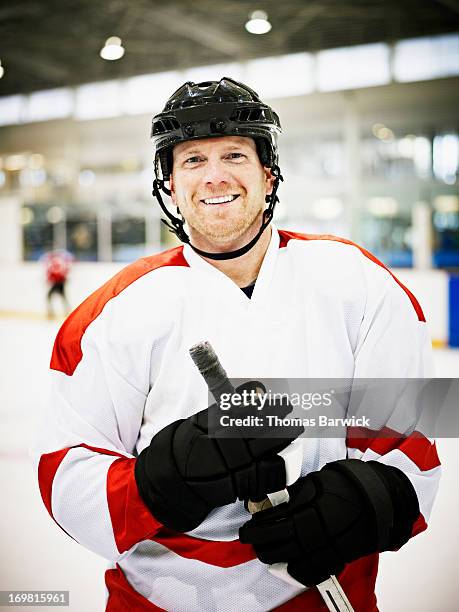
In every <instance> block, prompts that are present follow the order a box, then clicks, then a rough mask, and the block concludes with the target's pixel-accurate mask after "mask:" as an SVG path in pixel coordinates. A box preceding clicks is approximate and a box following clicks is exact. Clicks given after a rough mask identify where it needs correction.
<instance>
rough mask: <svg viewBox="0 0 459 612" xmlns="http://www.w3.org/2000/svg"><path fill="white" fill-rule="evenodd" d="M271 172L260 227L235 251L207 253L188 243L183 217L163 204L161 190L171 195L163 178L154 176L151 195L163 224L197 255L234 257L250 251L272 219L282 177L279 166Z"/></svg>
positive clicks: (223, 258) (274, 167) (210, 257)
mask: <svg viewBox="0 0 459 612" xmlns="http://www.w3.org/2000/svg"><path fill="white" fill-rule="evenodd" d="M271 174H272V175H273V176H274V185H273V190H272V192H271V193H270V195H267V196H266V202H267V203H268V208H266V210H264V211H263V221H262V224H261V227H260V229H259V231H258V233H257V235H256V236H255V237H254V238H252V240H251V241H250V242H248V243H247V244H246V245H245V246H243V247H241V248H240V249H236V250H235V251H228V252H226V253H208V252H207V251H202V250H201V249H198V248H197V247H194V246H193V245H192V244H191V243H190V238H189V236H188V234H187V233H186V231H185V228H184V224H185V220H184V219H183V218H182V219H180V218H179V217H176V216H175V215H173V214H172V213H171V212H170V211H169V210H168V209H167V207H166V205H165V204H164V200H163V198H162V196H161V191H163V192H164V193H165V194H166V195H168V196H169V197H170V195H171V191H170V189H168V188H167V187H166V186H165V184H164V180H163V179H158V178H155V180H154V181H153V191H152V195H153V197H155V198H156V199H157V200H158V203H159V205H160V206H161V209H162V211H163V212H164V214H165V215H166V216H167V218H168V219H169V221H167V220H166V219H161V221H162V222H163V223H164V225H167V227H168V228H169V231H170V232H172V233H173V234H175V235H176V236H177V238H178V239H179V240H181V241H182V242H184V243H185V244H189V245H190V247H191V248H192V249H193V251H195V252H196V253H198V255H201V256H202V257H206V258H208V259H214V260H225V259H235V258H236V257H241V255H245V253H247V252H248V251H250V249H251V248H253V247H254V246H255V244H256V243H257V242H258V240H259V239H260V237H261V235H262V233H263V232H264V231H265V229H266V228H267V227H268V225H269V224H270V223H271V221H272V218H273V216H274V208H275V206H276V204H277V202H278V201H279V198H278V197H277V189H278V187H279V183H280V181H283V180H284V178H283V176H282V174H281V171H280V168H279V166H273V167H272V168H271Z"/></svg>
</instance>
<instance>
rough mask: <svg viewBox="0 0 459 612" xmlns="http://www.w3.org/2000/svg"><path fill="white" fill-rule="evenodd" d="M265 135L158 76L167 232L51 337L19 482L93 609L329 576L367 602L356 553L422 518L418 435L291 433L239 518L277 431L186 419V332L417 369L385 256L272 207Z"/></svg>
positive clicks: (249, 597)
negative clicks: (294, 441)
mask: <svg viewBox="0 0 459 612" xmlns="http://www.w3.org/2000/svg"><path fill="white" fill-rule="evenodd" d="M280 132H281V128H280V122H279V118H278V116H277V115H276V113H275V112H274V111H273V110H272V109H271V108H270V107H269V106H268V105H266V104H264V103H263V102H262V101H261V100H260V99H259V97H258V95H257V94H256V93H255V92H254V91H253V90H252V89H250V88H249V87H247V86H246V85H244V84H242V83H238V82H236V81H234V80H232V79H230V78H222V79H221V80H220V81H212V82H204V83H198V84H195V83H192V82H188V83H185V84H184V85H183V86H182V87H180V88H179V89H178V90H177V91H176V92H175V93H174V94H173V95H172V96H171V97H170V98H169V100H168V101H167V103H166V106H165V108H164V110H163V112H161V113H159V114H158V115H156V116H155V117H154V119H153V125H152V139H153V143H154V146H155V168H156V179H155V181H154V194H155V196H156V197H157V199H158V200H159V203H160V205H161V207H162V208H163V211H164V214H165V215H166V216H167V218H168V223H169V226H170V227H171V229H173V231H174V232H175V233H176V234H177V236H178V237H179V239H180V240H181V241H182V242H183V243H184V244H182V245H180V246H177V247H175V248H172V249H170V250H168V251H166V252H163V253H160V254H157V255H152V256H150V257H145V258H143V259H140V260H139V261H137V262H135V263H133V264H131V265H129V266H127V267H126V268H125V269H123V270H122V271H121V272H120V273H118V274H117V275H116V276H115V277H114V278H113V279H111V280H109V281H108V282H107V283H106V284H105V285H103V286H102V287H101V288H100V289H99V290H98V291H96V292H95V293H93V294H92V295H91V296H90V297H89V298H87V300H86V301H85V302H83V303H82V304H81V305H80V306H79V307H78V308H77V309H76V310H75V311H74V312H73V313H72V314H71V315H70V316H69V317H68V319H67V320H66V321H65V323H64V324H63V326H62V328H61V329H60V331H59V334H58V336H57V338H56V341H55V345H54V350H53V354H52V359H51V371H52V377H53V394H52V399H51V402H50V405H49V414H48V415H47V417H45V418H44V419H43V422H42V432H41V434H40V435H39V439H38V443H37V465H38V478H39V484H40V489H41V494H42V497H43V501H44V503H45V505H46V507H47V509H48V511H49V513H50V515H51V516H52V518H53V519H54V520H55V521H56V523H57V524H58V525H60V527H61V528H62V529H63V530H64V531H65V532H66V533H67V534H68V535H69V536H70V537H72V538H74V539H75V540H76V541H77V542H79V543H80V544H81V545H82V546H85V547H87V548H88V549H90V550H91V551H94V552H95V553H97V554H99V555H101V556H103V557H105V558H106V559H107V560H108V562H109V569H107V572H106V575H105V581H106V585H107V604H106V605H107V608H106V609H107V610H108V611H109V612H115V611H116V612H120V611H123V612H124V611H126V610H136V611H140V610H145V611H150V610H168V611H174V612H205V611H209V612H210V611H216V610H218V611H219V612H224V611H231V612H234V611H235V610H246V611H250V612H261V611H265V610H273V609H275V610H281V611H285V612H286V611H294V610H300V609H301V610H306V609H307V610H326V608H325V605H324V602H323V601H322V599H321V597H320V595H319V593H318V591H317V589H316V588H314V585H315V584H317V583H318V582H320V581H321V580H323V579H324V578H325V577H327V576H328V575H330V574H336V575H337V576H338V577H339V580H340V583H341V585H342V587H343V589H344V591H345V592H346V594H347V596H348V598H349V600H350V602H351V603H352V605H353V607H354V609H355V610H356V611H358V612H374V611H375V610H377V603H376V597H375V594H374V587H375V579H376V574H377V567H378V553H380V552H381V551H385V550H396V549H398V548H400V547H401V546H403V545H404V544H405V543H406V542H407V541H408V540H409V539H410V537H412V536H413V535H415V534H417V533H419V532H421V531H423V530H424V529H425V528H426V521H427V520H428V518H429V513H430V511H431V507H432V504H433V500H434V497H435V493H436V490H437V487H438V480H439V471H440V467H439V460H438V457H437V454H436V450H435V445H434V444H433V443H431V441H429V440H428V439H427V438H425V437H423V436H422V435H407V436H401V437H387V436H386V437H380V438H371V437H358V438H353V437H352V436H348V437H347V438H345V439H336V438H326V437H324V438H321V439H318V438H302V443H303V447H304V448H303V450H304V452H303V456H304V460H303V466H302V475H301V477H300V478H299V479H298V480H297V481H296V482H295V483H294V484H293V485H292V486H290V487H289V494H290V501H289V502H288V503H284V504H281V505H279V506H277V507H275V508H272V509H269V510H266V511H263V512H259V513H257V514H255V515H253V517H252V518H251V516H250V514H249V513H248V511H247V510H246V504H245V501H247V499H252V498H254V497H258V498H260V499H261V498H262V497H263V496H265V495H266V493H268V492H270V491H273V490H277V489H280V488H282V487H283V486H285V468H283V463H282V461H280V462H279V461H278V460H277V459H278V455H277V453H278V451H279V439H277V440H273V441H271V442H269V443H266V444H265V445H264V447H263V445H259V444H257V443H254V441H253V440H251V439H245V438H241V439H238V440H236V441H234V440H226V443H222V442H219V441H217V439H216V438H214V437H212V436H210V435H209V432H208V430H207V428H206V422H207V419H206V416H207V412H206V410H207V408H206V406H208V395H207V387H206V384H205V382H204V380H203V378H202V377H201V376H200V374H199V372H198V371H197V369H196V367H195V366H194V364H193V362H192V360H191V358H190V356H189V348H190V347H191V346H193V345H194V344H196V343H197V342H200V341H202V340H208V341H209V342H210V343H211V344H212V346H213V347H214V349H215V351H216V353H217V354H218V356H219V358H220V360H221V362H222V364H224V367H225V368H226V370H227V372H228V374H229V376H230V377H232V378H243V379H252V380H256V379H258V378H260V377H264V378H282V377H289V378H331V377H333V378H347V379H353V377H355V378H365V377H368V378H372V377H373V378H374V377H386V378H391V377H407V378H409V377H423V376H428V375H429V374H430V367H431V355H430V342H429V336H428V332H427V329H426V323H425V319H424V315H423V312H422V309H421V307H420V305H419V304H418V302H417V301H416V298H415V297H414V296H413V295H412V294H411V293H410V292H409V290H408V289H407V288H405V287H404V286H403V285H402V284H401V283H400V282H399V281H398V280H397V279H396V278H395V277H394V276H393V275H392V273H391V272H390V271H388V270H387V269H386V268H385V267H384V266H383V265H382V264H381V263H380V262H379V261H378V260H377V259H375V258H374V257H373V256H372V255H371V254H370V253H368V252H367V251H366V250H365V249H363V248H361V247H359V246H358V245H356V244H353V243H352V242H350V241H348V240H345V239H340V238H336V237H332V236H320V235H309V234H299V233H294V232H292V231H282V230H279V229H277V228H276V227H275V226H274V224H273V223H272V217H273V211H274V207H275V204H276V201H277V189H278V186H279V182H280V181H281V171H280V168H279V165H278V163H279V162H278V147H277V138H278V134H279V133H280ZM161 192H163V193H165V194H170V196H171V199H172V203H171V204H169V205H168V206H166V204H165V203H164V201H163V196H162V193H161ZM298 197H299V198H301V194H298ZM171 210H173V211H174V212H171ZM382 427H383V428H384V423H383V424H382ZM297 434H298V432H292V435H291V437H292V438H294V437H295V436H296V435H297ZM288 441H289V440H286V441H284V443H283V444H284V445H285V444H287V443H288ZM276 562H285V563H288V570H289V573H290V574H291V575H292V576H294V577H295V578H296V579H297V580H298V581H299V582H300V583H302V584H304V585H305V586H307V587H310V588H305V589H300V588H298V587H296V586H293V585H291V584H288V583H287V582H284V581H282V580H280V579H279V578H278V577H276V576H274V575H272V574H271V573H270V572H269V571H268V564H271V563H276Z"/></svg>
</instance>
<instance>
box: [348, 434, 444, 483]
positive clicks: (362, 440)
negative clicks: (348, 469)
mask: <svg viewBox="0 0 459 612" xmlns="http://www.w3.org/2000/svg"><path fill="white" fill-rule="evenodd" d="M346 445H347V447H348V448H356V449H359V450H360V451H362V453H364V452H365V451H366V450H367V449H370V450H372V451H374V452H375V453H377V454H378V455H386V454H387V453H389V452H390V451H392V450H399V451H401V452H402V453H404V454H405V455H406V456H407V457H408V458H409V459H411V461H413V463H415V464H416V465H417V467H418V468H419V469H420V470H421V471H423V472H425V471H427V470H431V469H433V468H436V467H438V466H439V465H440V459H439V457H438V454H437V447H436V445H435V443H433V444H432V443H431V442H430V441H429V440H428V439H427V438H426V437H425V436H424V435H423V434H422V433H420V432H418V431H414V432H413V433H412V434H411V435H410V436H402V435H401V434H400V433H398V432H396V431H394V430H392V429H389V428H388V427H384V428H383V429H381V430H380V431H379V432H377V431H372V430H370V429H366V428H364V427H361V428H359V427H349V428H348V432H347V438H346Z"/></svg>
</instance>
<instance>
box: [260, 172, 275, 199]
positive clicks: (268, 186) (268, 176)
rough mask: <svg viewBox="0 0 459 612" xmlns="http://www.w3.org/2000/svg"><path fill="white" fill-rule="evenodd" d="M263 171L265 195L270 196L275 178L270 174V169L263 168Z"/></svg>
mask: <svg viewBox="0 0 459 612" xmlns="http://www.w3.org/2000/svg"><path fill="white" fill-rule="evenodd" d="M263 170H264V172H265V179H266V195H271V193H272V192H273V187H274V181H275V177H274V176H273V174H272V172H271V168H268V167H266V166H264V168H263Z"/></svg>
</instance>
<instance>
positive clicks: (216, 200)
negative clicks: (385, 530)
mask: <svg viewBox="0 0 459 612" xmlns="http://www.w3.org/2000/svg"><path fill="white" fill-rule="evenodd" d="M236 198H237V195H229V196H220V197H219V198H206V199H205V200H203V202H204V204H224V203H225V202H232V201H233V200H235V199H236Z"/></svg>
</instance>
